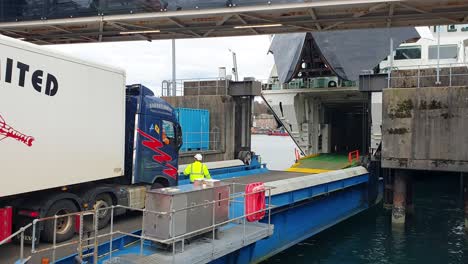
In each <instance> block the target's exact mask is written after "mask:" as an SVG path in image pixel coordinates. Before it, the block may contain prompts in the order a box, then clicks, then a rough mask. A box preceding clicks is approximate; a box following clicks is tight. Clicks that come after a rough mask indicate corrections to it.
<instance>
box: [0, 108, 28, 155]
mask: <svg viewBox="0 0 468 264" xmlns="http://www.w3.org/2000/svg"><path fill="white" fill-rule="evenodd" d="M6 138H12V139H16V140H17V141H19V142H22V143H24V144H25V145H27V146H28V147H31V146H32V143H33V141H34V137H31V136H27V135H25V134H23V133H21V132H19V131H18V130H15V129H14V128H12V127H11V126H9V125H8V124H7V123H6V122H5V119H3V117H2V115H0V141H2V140H4V139H6Z"/></svg>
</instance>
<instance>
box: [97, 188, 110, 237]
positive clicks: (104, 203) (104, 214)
mask: <svg viewBox="0 0 468 264" xmlns="http://www.w3.org/2000/svg"><path fill="white" fill-rule="evenodd" d="M111 206H112V198H111V196H110V195H109V194H107V193H101V194H99V195H98V196H97V197H96V203H95V204H94V208H95V209H99V208H102V209H101V210H99V212H98V217H99V221H98V228H99V229H102V228H104V227H106V226H107V224H109V221H110V218H111V209H110V208H109V207H111ZM104 208H107V209H104Z"/></svg>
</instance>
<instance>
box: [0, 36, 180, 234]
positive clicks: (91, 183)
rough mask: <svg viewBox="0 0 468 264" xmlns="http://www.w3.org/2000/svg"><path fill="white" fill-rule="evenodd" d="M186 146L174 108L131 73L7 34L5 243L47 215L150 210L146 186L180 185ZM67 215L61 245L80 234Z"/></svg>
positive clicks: (1, 143) (0, 185)
mask: <svg viewBox="0 0 468 264" xmlns="http://www.w3.org/2000/svg"><path fill="white" fill-rule="evenodd" d="M156 128H157V129H156ZM163 137H164V138H163ZM181 143H182V142H181V130H180V126H179V125H178V123H177V119H176V117H175V114H174V111H173V108H172V107H171V106H170V105H168V104H167V103H166V102H164V101H163V100H161V99H159V98H156V97H154V94H153V93H152V92H151V91H150V90H149V89H147V88H145V87H144V86H141V85H133V86H129V87H126V86H125V72H124V71H122V70H119V69H115V68H112V67H107V66H103V65H99V64H94V63H89V62H87V61H83V60H79V59H76V58H73V57H69V56H65V55H62V54H59V53H57V52H53V51H51V50H48V49H46V48H43V47H39V46H36V45H32V44H29V43H26V42H22V41H18V40H13V39H10V38H6V37H2V36H0V223H2V225H0V241H1V240H2V238H5V237H7V236H8V234H10V233H11V232H12V230H14V229H15V227H16V228H18V227H21V226H23V225H24V224H25V223H28V222H31V220H32V219H33V218H37V217H45V216H51V215H56V214H58V215H60V214H66V213H71V212H76V211H79V210H84V209H86V208H90V207H92V206H97V207H107V206H110V205H112V204H124V205H125V204H127V205H133V206H135V205H140V206H141V207H142V206H143V200H142V199H143V198H142V197H144V195H141V193H142V192H143V193H144V192H145V191H146V187H145V186H151V185H153V186H156V187H160V186H172V185H176V184H177V169H176V168H177V166H178V164H177V162H178V159H177V152H178V149H179V148H180V145H181ZM158 157H162V158H158ZM135 194H140V195H135ZM135 197H136V198H135ZM109 217H110V215H109V212H108V211H106V210H104V211H103V213H101V214H100V215H99V218H100V225H101V226H104V225H106V224H107V222H108V219H109ZM60 219H61V220H60V221H59V222H58V224H57V241H63V240H66V239H68V238H70V237H71V236H73V233H74V221H75V220H74V218H73V217H64V218H60ZM39 232H40V235H41V237H42V239H43V240H46V241H50V240H52V237H53V223H50V224H48V223H45V224H44V225H42V226H41V227H40V230H39Z"/></svg>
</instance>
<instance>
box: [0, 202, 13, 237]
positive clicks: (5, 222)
mask: <svg viewBox="0 0 468 264" xmlns="http://www.w3.org/2000/svg"><path fill="white" fill-rule="evenodd" d="M12 229H13V208H11V207H5V208H0V241H2V240H3V239H5V238H7V237H9V236H10V235H11V232H12ZM8 242H10V241H8Z"/></svg>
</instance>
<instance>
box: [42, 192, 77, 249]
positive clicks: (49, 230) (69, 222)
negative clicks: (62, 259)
mask: <svg viewBox="0 0 468 264" xmlns="http://www.w3.org/2000/svg"><path fill="white" fill-rule="evenodd" d="M75 212H78V208H77V207H76V205H75V204H74V203H73V202H72V201H70V200H60V201H57V202H55V203H54V204H53V205H52V206H51V207H50V208H49V211H48V212H47V214H46V215H47V216H54V215H64V214H70V213H75ZM56 230H57V232H56V234H57V237H56V241H57V242H62V241H65V240H68V239H70V238H72V237H73V235H74V234H75V217H74V216H67V217H61V218H57V229H56ZM42 239H43V240H44V241H45V242H53V241H54V220H49V221H46V222H44V230H43V231H42Z"/></svg>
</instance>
